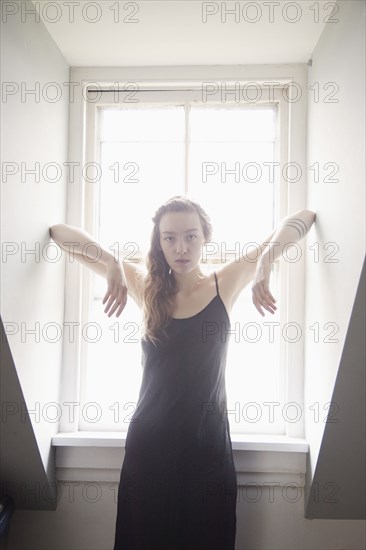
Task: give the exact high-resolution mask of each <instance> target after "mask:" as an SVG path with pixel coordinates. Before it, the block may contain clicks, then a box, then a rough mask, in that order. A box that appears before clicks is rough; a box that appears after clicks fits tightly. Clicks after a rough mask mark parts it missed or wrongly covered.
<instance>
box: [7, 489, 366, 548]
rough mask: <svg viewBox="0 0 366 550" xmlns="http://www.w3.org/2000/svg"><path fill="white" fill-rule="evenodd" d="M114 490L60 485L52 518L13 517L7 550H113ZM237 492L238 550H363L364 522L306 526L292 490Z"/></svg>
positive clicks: (39, 514) (32, 514)
mask: <svg viewBox="0 0 366 550" xmlns="http://www.w3.org/2000/svg"><path fill="white" fill-rule="evenodd" d="M117 488H118V484H116V483H114V484H113V483H91V482H90V483H89V482H86V483H85V482H77V483H71V482H67V483H62V484H60V485H59V495H60V500H59V503H58V507H57V510H56V511H55V512H37V511H27V512H26V511H22V510H21V511H19V512H16V517H15V518H14V519H15V521H14V523H13V525H12V531H11V537H10V541H9V542H10V544H9V550H51V549H52V550H81V549H83V550H86V549H88V550H109V549H111V548H113V542H114V529H115V517H116V507H117V500H116V499H117ZM240 489H241V490H240V491H239V494H238V504H237V518H238V520H237V521H238V526H237V536H236V549H237V550H264V549H265V550H270V549H271V550H295V549H299V550H320V549H326V550H329V549H331V548H332V549H337V550H346V549H354V550H363V548H364V540H365V531H364V524H363V522H361V521H357V520H354V521H352V520H345V521H342V522H335V521H328V520H315V519H314V520H307V519H305V518H304V502H303V498H301V495H300V492H298V491H297V490H296V489H294V490H291V488H290V489H288V490H287V492H286V491H285V490H283V488H280V487H274V488H271V489H273V493H272V492H271V493H270V491H269V487H264V488H263V490H262V494H261V493H260V492H258V493H257V491H256V489H251V488H245V487H244V488H243V487H242V488H240ZM256 501H257V502H256ZM17 527H18V529H17ZM20 527H21V529H20ZM192 550H198V549H192Z"/></svg>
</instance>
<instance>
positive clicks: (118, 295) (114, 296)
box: [102, 285, 127, 317]
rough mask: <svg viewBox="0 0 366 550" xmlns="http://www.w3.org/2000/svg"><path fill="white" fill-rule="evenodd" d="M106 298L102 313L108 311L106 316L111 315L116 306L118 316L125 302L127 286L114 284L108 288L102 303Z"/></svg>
mask: <svg viewBox="0 0 366 550" xmlns="http://www.w3.org/2000/svg"><path fill="white" fill-rule="evenodd" d="M108 297H109V299H108ZM107 299H108V302H107V305H106V307H105V308H104V313H108V317H111V316H112V315H113V314H114V312H115V311H116V309H117V308H118V311H117V314H116V316H117V317H119V316H120V315H121V313H122V311H123V309H124V307H125V305H126V303H127V288H126V287H125V286H119V285H115V286H114V287H113V290H110V289H108V291H107V293H106V294H105V296H104V298H103V302H102V304H104V303H105V302H106V300H107ZM111 307H112V309H110V308H111Z"/></svg>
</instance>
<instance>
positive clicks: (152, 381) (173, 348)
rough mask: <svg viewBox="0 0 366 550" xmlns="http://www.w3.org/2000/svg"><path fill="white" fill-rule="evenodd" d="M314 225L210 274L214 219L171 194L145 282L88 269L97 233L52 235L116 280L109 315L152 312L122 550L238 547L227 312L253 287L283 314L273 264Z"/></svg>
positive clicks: (130, 447)
mask: <svg viewBox="0 0 366 550" xmlns="http://www.w3.org/2000/svg"><path fill="white" fill-rule="evenodd" d="M314 219H315V214H314V213H313V212H311V211H309V210H301V211H299V212H296V213H295V214H293V215H291V216H288V217H287V218H285V219H284V220H283V221H282V222H281V224H280V226H279V228H278V229H277V230H276V231H274V232H273V233H271V235H269V236H268V237H267V238H266V239H265V240H264V241H263V243H262V244H261V245H258V246H253V247H252V249H251V251H250V253H249V252H248V253H247V254H245V255H244V256H241V257H240V258H232V259H231V260H230V261H227V262H226V263H223V265H221V266H220V267H219V268H218V269H216V271H215V272H214V273H212V274H205V273H203V272H202V270H201V267H200V261H201V254H202V246H203V245H204V243H207V242H210V240H211V237H212V226H211V222H210V219H209V217H208V216H207V214H206V212H205V211H204V210H203V208H202V207H201V206H200V205H199V204H198V203H197V202H195V201H193V200H191V199H189V198H188V197H186V196H179V195H178V196H175V197H172V198H171V199H169V200H168V201H167V202H166V203H165V204H163V205H162V206H161V207H160V208H159V209H158V210H157V212H156V213H155V216H154V217H153V222H154V226H153V231H152V236H151V247H150V250H149V252H148V255H147V258H146V267H147V272H146V273H145V272H144V271H143V270H142V269H141V268H139V267H138V266H136V265H135V264H134V263H127V262H123V265H122V264H121V263H120V262H116V261H115V260H114V258H113V256H112V255H111V254H109V253H108V252H107V251H105V250H103V249H101V257H100V259H99V261H98V262H94V263H90V260H89V261H88V260H87V259H85V258H84V256H83V254H82V251H83V248H84V246H85V244H87V243H89V242H90V241H92V238H91V237H90V235H88V234H87V233H85V232H83V231H81V230H79V229H77V228H73V227H70V226H66V225H62V224H61V225H56V226H52V228H51V236H52V237H53V239H54V240H55V241H56V242H57V243H58V244H59V245H60V246H61V247H63V248H66V247H65V243H66V242H68V241H78V245H77V246H74V252H75V253H76V256H75V257H76V258H77V259H78V260H79V261H81V262H82V263H83V264H84V265H87V266H88V267H90V268H92V269H94V270H95V271H96V272H97V273H99V274H100V275H103V276H105V277H106V279H107V283H108V289H107V292H106V294H105V296H104V299H103V304H106V305H105V310H104V311H105V313H107V314H108V316H111V315H113V314H114V313H116V316H117V317H118V316H119V315H120V314H121V312H122V311H123V309H124V307H125V305H126V301H127V295H129V296H131V297H132V298H133V299H134V301H135V302H136V303H137V304H138V306H139V307H140V308H142V310H143V335H142V339H141V345H142V366H143V378H142V383H141V388H140V393H139V398H138V403H137V407H136V411H135V413H134V415H133V416H132V418H131V424H130V426H129V430H128V434H127V438H126V447H125V458H124V461H123V465H122V471H121V477H120V484H119V492H118V508H117V519H116V531H115V544H114V550H234V547H235V533H236V497H237V487H236V472H235V467H234V461H233V454H232V447H231V439H230V427H229V421H228V417H227V415H226V389H225V368H226V357H227V349H228V342H229V336H230V319H229V315H230V311H231V308H232V306H233V304H234V302H235V300H236V299H237V298H238V295H239V294H240V292H241V291H242V290H243V289H244V287H245V286H246V285H247V284H248V283H249V282H250V281H252V280H253V284H252V297H253V303H254V305H255V307H256V308H257V310H258V311H259V313H260V314H261V315H264V312H263V310H262V308H264V309H265V310H267V311H269V312H270V313H272V314H273V313H274V312H275V310H276V305H275V301H276V300H275V298H274V297H273V296H272V294H271V292H270V290H269V279H270V271H271V264H272V262H274V261H275V260H276V259H277V258H278V257H279V256H280V254H281V253H282V250H283V247H284V246H285V245H287V244H288V243H291V242H292V243H295V242H297V241H299V240H300V239H302V238H303V237H304V236H305V235H306V233H307V232H308V231H309V229H310V227H311V225H312V224H313V222H314ZM270 241H272V243H271V244H270ZM90 259H91V258H90ZM223 261H225V258H223Z"/></svg>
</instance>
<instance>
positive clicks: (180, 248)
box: [177, 242, 187, 254]
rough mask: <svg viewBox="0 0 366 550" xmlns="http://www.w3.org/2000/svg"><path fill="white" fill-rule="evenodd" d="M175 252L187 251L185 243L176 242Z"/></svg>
mask: <svg viewBox="0 0 366 550" xmlns="http://www.w3.org/2000/svg"><path fill="white" fill-rule="evenodd" d="M177 252H179V253H180V254H184V253H185V252H187V243H185V242H178V243H177Z"/></svg>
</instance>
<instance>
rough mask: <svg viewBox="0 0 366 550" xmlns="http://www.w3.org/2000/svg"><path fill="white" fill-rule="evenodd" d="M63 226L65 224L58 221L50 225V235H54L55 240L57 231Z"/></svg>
mask: <svg viewBox="0 0 366 550" xmlns="http://www.w3.org/2000/svg"><path fill="white" fill-rule="evenodd" d="M63 226H64V224H63V223H56V224H55V225H51V226H50V227H49V233H50V237H52V239H54V240H55V237H56V235H57V231H58V230H59V229H61V228H62V227H63Z"/></svg>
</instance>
